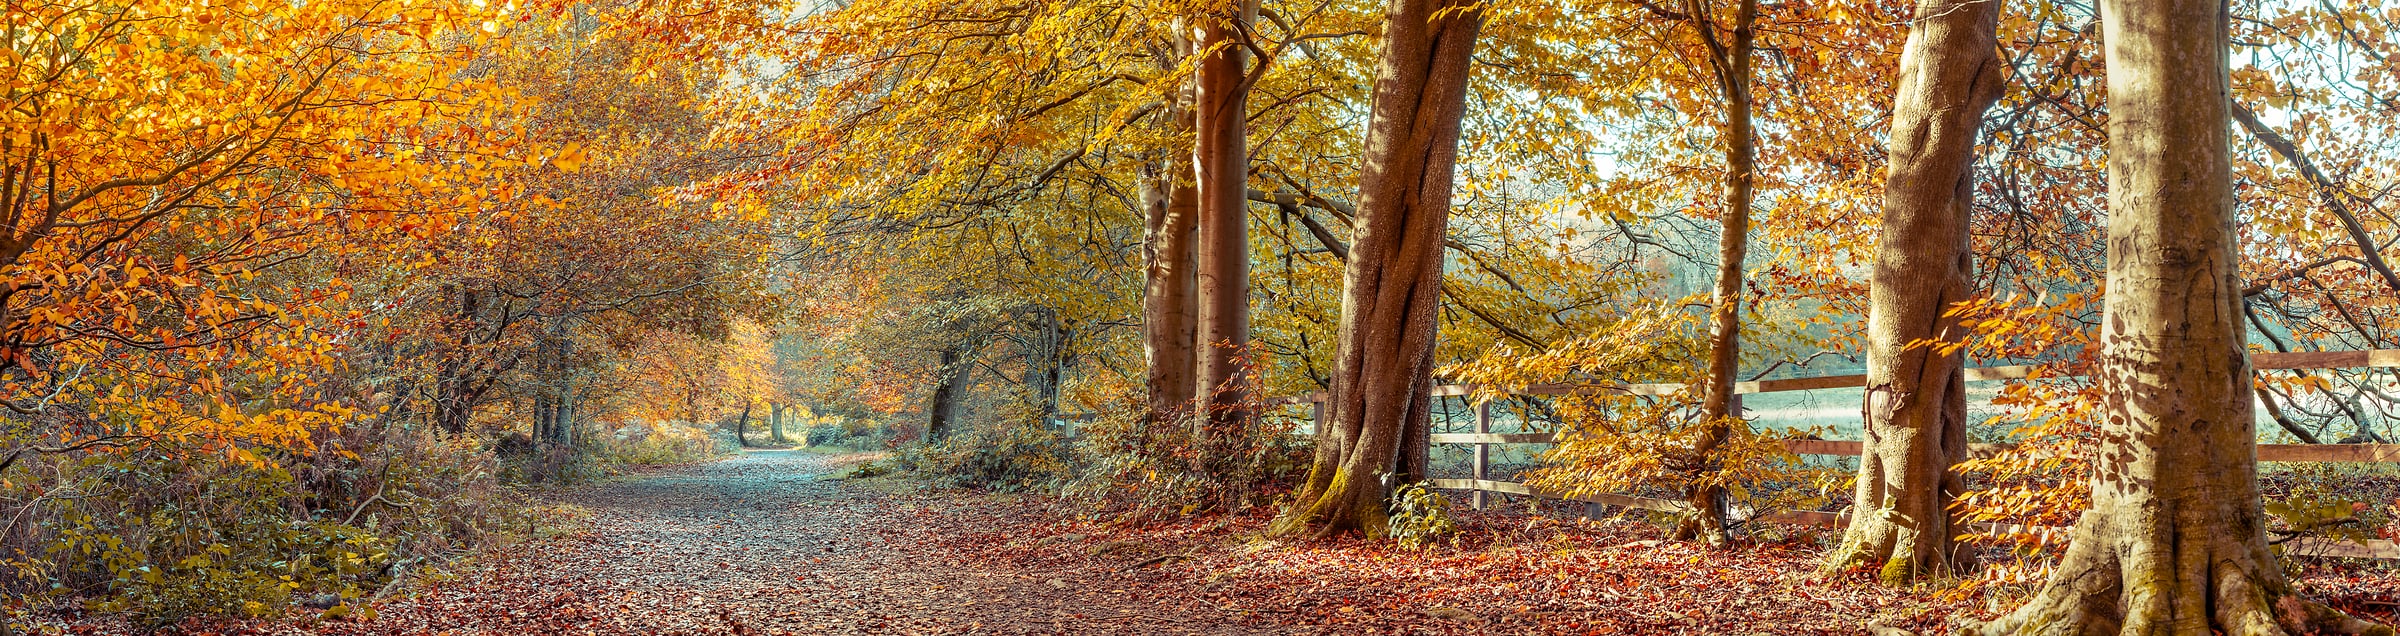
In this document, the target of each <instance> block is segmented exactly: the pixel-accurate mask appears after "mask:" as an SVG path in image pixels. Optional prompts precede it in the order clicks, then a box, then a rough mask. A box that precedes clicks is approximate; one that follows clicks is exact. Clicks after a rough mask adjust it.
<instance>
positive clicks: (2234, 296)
mask: <svg viewBox="0 0 2400 636" xmlns="http://www.w3.org/2000/svg"><path fill="white" fill-rule="evenodd" d="M2101 19H2102V22H2101V27H2102V37H2103V39H2104V41H2105V42H2106V43H2107V44H2106V47H2107V60H2108V109H2109V120H2108V146H2109V148H2108V152H2109V160H2108V176H2109V184H2108V185H2109V190H2108V215H2109V218H2108V278H2107V285H2108V287H2107V294H2108V297H2107V299H2106V302H2105V308H2104V310H2103V315H2102V322H2101V331H2100V346H2101V353H2100V374H2099V381H2100V382H2101V385H2102V387H2104V388H2105V389H2106V390H2107V398H2106V400H2107V401H2106V405H2105V409H2104V412H2103V413H2104V414H2103V420H2102V422H2101V424H2100V440H2099V442H2098V444H2099V448H2098V453H2097V454H2096V456H2095V461H2096V462H2097V463H2098V465H2096V466H2094V467H2093V471H2092V482H2091V484H2092V508H2091V510H2089V511H2086V512H2085V513H2084V514H2083V518H2082V519H2081V520H2080V521H2079V522H2077V523H2076V525H2075V528H2074V534H2073V539H2072V541H2071V543H2069V544H2068V547H2067V552H2066V554H2065V556H2063V557H2062V558H2061V560H2060V562H2059V564H2058V566H2057V568H2056V570H2055V573H2054V574H2053V575H2052V576H2051V579H2050V581H2049V583H2048V584H2046V585H2045V586H2044V587H2043V588H2042V590H2041V591H2040V592H2039V593H2037V594H2036V595H2035V597H2034V598H2033V600H2031V601H2030V602H2028V603H2027V604H2026V605H2025V606H2024V607H2022V608H2019V609H2017V610H2016V611H2015V612H2013V613H2011V614H2009V615H2007V616H2005V617H2003V618H2001V619H2000V620H1997V621H1994V622H1992V623H1989V624H1985V625H1982V626H1979V627H1978V629H1977V630H1975V631H1977V632H1979V633H1983V634H2110V633H2115V634H2128V635H2131V634H2179V635H2180V634H2192V635H2195V636H2197V635H2205V634H2210V633H2212V632H2217V633H2225V634H2236V635H2241V636H2251V635H2259V634H2272V635H2285V634H2292V635H2298V634H2321V633H2343V634H2348V633H2379V634H2390V633H2392V630H2391V629H2390V628H2387V627H2382V626H2376V625H2370V624H2367V623H2364V622H2361V621H2358V620H2356V619H2353V618H2350V617H2349V616H2347V615H2344V614H2342V613H2340V612H2336V611H2333V610H2331V609H2328V608H2326V607H2325V606H2323V605H2319V604H2316V603H2312V602H2308V601H2306V600H2303V599H2301V598H2299V597H2298V596H2297V595H2296V594H2295V593H2294V591H2293V589H2292V586H2291V584H2290V583H2289V582H2287V581H2286V580H2285V579H2284V577H2283V572H2282V570H2281V569H2280V568H2279V567H2278V565H2277V563H2276V557H2275V555H2274V553H2272V552H2270V551H2268V547H2267V539H2266V525H2265V521H2264V516H2265V515H2264V514H2262V513H2261V511H2260V504H2259V492H2258V482H2257V479H2258V475H2257V465H2258V461H2257V460H2258V447H2257V442H2256V437H2255V436H2256V435H2257V430H2256V429H2257V425H2256V423H2255V422H2254V420H2252V419H2251V418H2252V414H2251V408H2252V407H2251V400H2252V391H2251V386H2252V384H2251V369H2250V358H2249V356H2248V354H2247V353H2246V351H2245V348H2244V343H2243V339H2244V336H2245V333H2244V331H2243V330H2242V325H2241V322H2240V320H2241V318H2240V316H2241V315H2242V312H2241V307H2240V303H2241V294H2242V292H2241V290H2242V281H2241V278H2240V276H2241V273H2240V271H2239V268H2238V267H2237V264H2238V263H2237V259H2238V258H2239V254H2238V252H2237V251H2236V250H2235V247H2234V242H2235V239H2236V234H2237V230H2236V226H2235V223H2234V211H2233V181H2232V154H2233V153H2232V143H2231V130H2230V128H2231V126H2230V123H2229V117H2228V108H2229V102H2228V85H2229V84H2230V81H2229V79H2228V76H2227V64H2226V55H2227V48H2228V41H2227V28H2228V14H2227V7H2226V3H2225V2H2224V0H2104V1H2103V2H2102V3H2101Z"/></svg>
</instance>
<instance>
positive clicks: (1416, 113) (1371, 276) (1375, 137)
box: [1271, 0, 1488, 536]
mask: <svg viewBox="0 0 2400 636" xmlns="http://www.w3.org/2000/svg"><path fill="white" fill-rule="evenodd" d="M1486 6H1487V5H1485V4H1480V3H1477V2H1474V1H1473V0H1390V1H1389V2H1386V3H1385V5H1384V12H1385V16H1386V17H1385V30H1386V31H1385V36H1384V49H1383V55H1382V57H1381V60H1380V62H1379V63H1378V64H1377V67H1376V80H1375V97H1374V103H1373V105H1372V106H1371V108H1370V110H1369V121H1368V127H1367V142H1366V146H1365V148H1366V151H1365V157H1364V159H1365V163H1364V165H1363V166H1362V169H1361V170H1360V172H1359V199H1358V218H1357V219H1356V221H1354V222H1353V224H1352V228H1353V231H1354V232H1356V234H1355V241H1354V242H1353V243H1352V245H1351V246H1350V253H1349V257H1348V259H1347V260H1346V261H1345V263H1344V264H1343V280H1342V314H1341V321H1340V323H1339V325H1338V329H1339V342H1338V344H1337V348H1338V349H1337V356H1336V358H1335V361H1334V372H1333V382H1332V390H1331V392H1330V399H1331V405H1330V407H1329V408H1328V409H1327V421H1326V422H1325V423H1324V424H1322V425H1320V426H1318V434H1317V435H1318V436H1317V440H1318V443H1317V455H1316V462H1315V463H1314V465H1313V466H1312V467H1311V468H1310V470H1309V475H1308V482H1307V483H1306V484H1305V485H1304V486H1303V487H1302V490H1301V494H1300V496H1299V497H1297V498H1296V499H1295V500H1294V501H1295V503H1294V504H1293V506H1292V507H1291V508H1290V509H1288V510H1286V511H1285V512H1284V513H1283V515H1282V517H1281V518H1279V519H1277V520H1276V521H1275V523H1274V525H1273V527H1272V528H1271V532H1272V533H1274V534H1278V535H1294V534H1311V535H1315V536H1330V535H1334V534H1340V533H1345V532H1353V531H1356V532H1361V533H1363V534H1366V535H1368V536H1380V535H1382V534H1384V532H1385V531H1386V529H1387V526H1388V522H1389V518H1388V514H1387V512H1386V511H1385V499H1386V498H1387V496H1388V494H1389V493H1388V490H1389V488H1390V487H1391V486H1392V485H1396V483H1397V482H1401V481H1413V480H1416V479H1421V478H1422V476H1423V475H1422V473H1423V471H1424V467H1423V465H1422V462H1423V459H1422V455H1421V454H1420V453H1404V452H1402V451H1403V450H1404V448H1406V447H1407V446H1409V445H1411V440H1412V439H1413V438H1412V436H1417V437H1421V436H1423V435H1424V434H1425V432H1426V431H1427V428H1428V425H1429V421H1430V417H1429V416H1430V415H1431V402H1432V398H1430V397H1428V396H1427V395H1426V391H1427V389H1429V388H1431V386H1432V384H1433V379H1432V371H1433V349H1434V344H1435V338H1436V337H1437V335H1438V329H1437V327H1438V324H1437V322H1436V318H1437V317H1438V312H1439V311H1440V309H1441V285H1442V255H1443V237H1444V234H1445V233H1446V232H1447V231H1448V229H1449V218H1450V197H1451V189H1452V184H1453V182H1454V181H1455V179H1456V170H1457V155H1458V139H1459V125H1460V119H1461V118H1462V117H1463V116H1464V114H1465V112H1466V93H1467V82H1468V78H1469V77H1470V76H1471V73H1470V71H1471V70H1472V68H1473V67H1472V61H1473V59H1474V54H1475V40H1476V36H1477V33H1478V31H1480V30H1481V29H1482V26H1483V20H1484V17H1485V13H1486V11H1487V10H1488V9H1487V8H1486ZM1412 464H1414V465H1412Z"/></svg>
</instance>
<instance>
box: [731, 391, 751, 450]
mask: <svg viewBox="0 0 2400 636" xmlns="http://www.w3.org/2000/svg"><path fill="white" fill-rule="evenodd" d="M733 443H734V444H737V445H740V446H741V447H742V448H749V447H750V402H748V401H744V402H742V416H741V417H738V418H734V420H733Z"/></svg>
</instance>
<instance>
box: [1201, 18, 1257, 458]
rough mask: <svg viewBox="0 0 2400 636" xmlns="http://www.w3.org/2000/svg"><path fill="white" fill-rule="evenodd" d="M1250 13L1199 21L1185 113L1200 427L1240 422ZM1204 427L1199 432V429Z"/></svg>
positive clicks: (1246, 300)
mask: <svg viewBox="0 0 2400 636" xmlns="http://www.w3.org/2000/svg"><path fill="white" fill-rule="evenodd" d="M1253 11H1254V9H1253V8H1250V7H1249V6H1248V3H1244V8H1242V9H1241V10H1240V11H1239V12H1238V13H1233V14H1225V13H1219V14H1213V15H1205V16H1202V17H1201V18H1200V20H1199V25H1198V26H1199V27H1200V49H1199V50H1198V51H1197V52H1195V54H1197V55H1199V56H1201V57H1200V65H1199V67H1200V68H1199V77H1198V79H1197V80H1196V81H1195V88H1196V90H1195V98H1194V100H1193V101H1194V104H1193V106H1192V118H1193V135H1194V141H1193V145H1192V164H1193V166H1194V170H1193V175H1194V176H1193V180H1194V181H1195V182H1196V183H1198V184H1199V214H1198V219H1197V225H1198V228H1199V237H1198V244H1199V255H1198V259H1197V261H1198V269H1197V272H1198V290H1199V293H1198V298H1197V315H1196V320H1195V323H1196V324H1195V326H1194V333H1195V339H1196V349H1197V350H1198V351H1197V354H1196V355H1198V356H1199V363H1198V368H1197V374H1196V377H1195V378H1194V380H1195V384H1194V385H1193V390H1194V391H1195V394H1196V395H1197V396H1198V397H1199V398H1200V399H1201V400H1204V401H1206V403H1207V405H1208V417H1205V418H1200V420H1201V421H1202V422H1217V423H1224V422H1235V421H1239V420H1241V419H1242V418H1243V417H1245V414H1243V413H1242V412H1241V411H1240V404H1241V402H1242V401H1243V398H1244V396H1243V395H1242V388H1243V384H1244V383H1245V382H1246V379H1244V378H1242V377H1241V375H1242V363H1241V360H1240V357H1241V355H1242V352H1243V347H1244V346H1245V345H1247V344H1248V343H1249V342H1250V222H1249V221H1250V210H1249V203H1248V194H1249V174H1248V173H1249V167H1250V151H1249V146H1248V144H1247V142H1246V140H1245V139H1244V130H1243V129H1244V128H1245V124H1246V122H1245V121H1244V117H1245V116H1246V115H1247V114H1248V109H1247V108H1246V107H1245V106H1244V99H1243V97H1244V94H1245V92H1246V91H1247V89H1248V86H1246V85H1245V83H1244V82H1243V71H1244V68H1243V67H1244V66H1245V63H1246V62H1247V61H1248V60H1249V57H1250V56H1249V55H1247V54H1245V53H1244V51H1245V49H1244V47H1243V42H1244V37H1245V36H1244V35H1243V34H1242V29H1243V28H1244V27H1243V25H1246V24H1248V23H1249V21H1250V15H1249V14H1250V13H1252V12H1253ZM1204 428H1205V427H1204Z"/></svg>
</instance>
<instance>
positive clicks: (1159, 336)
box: [1142, 170, 1200, 421]
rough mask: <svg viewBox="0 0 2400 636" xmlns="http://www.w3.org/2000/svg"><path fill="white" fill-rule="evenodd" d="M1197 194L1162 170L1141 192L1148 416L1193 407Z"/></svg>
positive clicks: (1169, 415) (1167, 417) (1176, 174)
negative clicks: (1194, 229) (1194, 257)
mask: <svg viewBox="0 0 2400 636" xmlns="http://www.w3.org/2000/svg"><path fill="white" fill-rule="evenodd" d="M1199 198H1200V194H1199V190H1198V189H1197V188H1194V187H1193V186H1192V182H1191V180H1190V179H1188V178H1183V176H1182V175H1181V173H1180V171H1176V170H1164V171H1161V172H1160V173H1159V174H1157V175H1156V176H1155V177H1153V178H1151V179H1149V180H1148V182H1147V183H1145V184H1144V187H1143V188H1142V199H1143V201H1142V207H1143V211H1144V213H1145V214H1146V215H1147V216H1148V219H1147V221H1148V223H1147V224H1146V227H1145V231H1144V232H1143V241H1142V242H1143V245H1144V249H1143V253H1144V255H1145V256H1146V257H1147V258H1146V259H1145V261H1146V262H1145V263H1144V276H1143V279H1144V288H1143V293H1142V345H1143V353H1144V354H1145V355H1146V357H1148V358H1149V362H1150V370H1149V375H1148V378H1147V379H1148V384H1149V387H1150V415H1151V417H1153V418H1155V419H1157V420H1159V421H1173V419H1174V417H1175V414H1176V413H1179V412H1182V411H1184V410H1188V409H1190V408H1191V406H1192V396H1193V393H1192V391H1193V390H1194V387H1196V386H1198V383H1199V379H1198V378H1199V376H1198V374H1197V373H1196V371H1197V370H1198V364H1199V357H1198V356H1197V354H1196V353H1197V352H1196V350H1195V347H1194V342H1195V340H1194V334H1193V324H1194V323H1195V322H1196V321H1197V320H1198V317H1197V315H1196V314H1195V311H1196V308H1195V307H1194V305H1193V300H1194V298H1195V297H1196V296H1197V295H1198V290H1197V289H1196V286H1197V285H1198V284H1199V279H1198V278H1197V277H1196V276H1194V275H1193V272H1194V270H1193V268H1194V267H1195V266H1196V265H1197V263H1195V262H1194V260H1193V249H1192V247H1193V245H1192V243H1193V241H1194V236H1193V228H1194V226H1195V218H1194V217H1195V216H1196V215H1198V213H1199V212H1198V210H1197V206H1198V204H1199Z"/></svg>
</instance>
